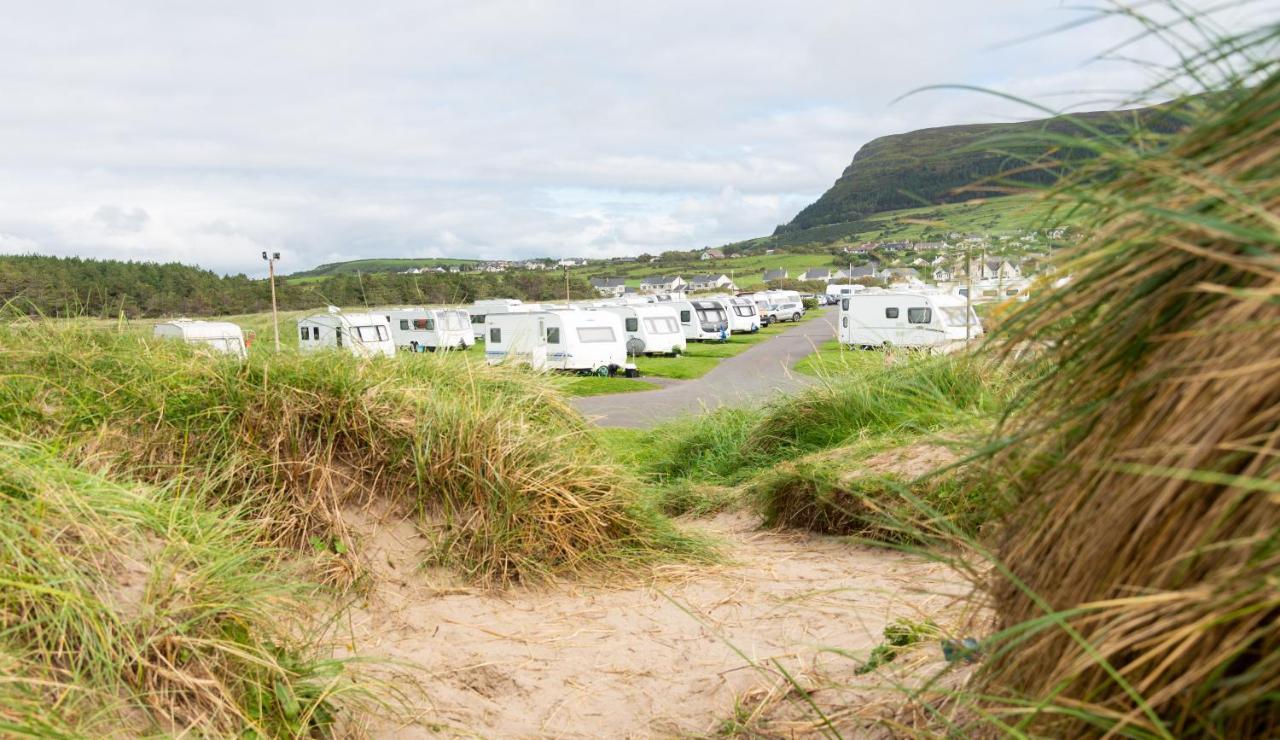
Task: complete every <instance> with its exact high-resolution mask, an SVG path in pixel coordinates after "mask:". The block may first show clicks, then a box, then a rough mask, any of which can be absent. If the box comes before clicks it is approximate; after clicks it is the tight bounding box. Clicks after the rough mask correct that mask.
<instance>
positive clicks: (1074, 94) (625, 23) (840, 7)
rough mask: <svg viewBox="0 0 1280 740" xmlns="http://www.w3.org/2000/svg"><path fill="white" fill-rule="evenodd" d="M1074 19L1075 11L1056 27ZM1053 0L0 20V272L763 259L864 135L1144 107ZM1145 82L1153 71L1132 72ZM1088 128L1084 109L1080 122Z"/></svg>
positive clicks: (120, 9) (1101, 36)
mask: <svg viewBox="0 0 1280 740" xmlns="http://www.w3.org/2000/svg"><path fill="white" fill-rule="evenodd" d="M1068 4H1069V5H1073V6H1074V5H1077V4H1078V3H1076V2H1074V1H1073V2H1071V3H1068ZM1080 17H1081V13H1080V12H1079V11H1077V10H1071V9H1068V8H1066V7H1064V4H1061V3H1058V2H1054V1H1053V0H1020V1H1017V2H1012V1H1006V0H902V1H901V2H887V1H886V0H831V1H818V0H812V1H810V0H788V1H787V2H777V0H770V1H768V2H756V1H755V0H732V1H728V2H698V1H697V0H680V1H678V2H665V1H662V0H645V1H644V2H627V3H622V2H600V1H599V0H595V1H583V2H555V1H548V2H488V1H486V0H460V1H459V2H433V1H428V0H403V1H397V2H378V1H376V0H368V1H366V2H360V3H356V2H350V0H347V1H344V2H323V1H317V0H307V1H306V2H262V1H261V0H257V1H255V2H225V1H220V2H186V1H179V0H165V1H157V2H141V1H138V2H131V1H129V0H126V1H125V2H119V3H107V2H101V1H100V0H92V1H90V2H81V3H73V2H59V1H57V0H41V2H31V3H9V4H7V6H6V9H5V12H4V18H3V22H0V93H2V95H3V98H2V99H3V103H2V104H0V252H7V253H31V252H34V253H41V254H59V255H67V254H78V255H83V256H95V257H115V258H128V259H146V260H162V261H169V260H177V261H182V262H187V263H195V264H200V265H203V266H205V267H209V268H212V269H215V270H218V271H221V272H240V271H245V272H248V273H249V274H258V273H260V272H261V271H262V263H261V259H260V257H259V253H260V252H261V251H262V250H264V249H267V250H278V251H281V252H282V253H283V254H284V262H283V264H282V265H281V269H282V270H284V271H285V272H291V271H295V270H301V269H306V268H309V267H313V266H315V265H317V264H319V263H322V262H332V261H336V260H345V259H355V258H360V257H376V256H396V257H430V256H442V257H444V256H447V257H492V258H514V257H529V256H542V255H546V256H571V255H577V256H611V255H623V254H637V253H640V252H642V251H657V250H665V249H691V248H695V247H701V246H705V245H718V244H723V243H726V242H729V241H734V240H738V239H743V238H749V237H755V236H761V235H764V234H768V233H770V232H771V231H772V230H773V227H774V226H775V225H776V224H779V223H783V222H786V221H787V220H789V219H790V218H791V217H792V216H793V215H795V213H796V211H798V210H799V209H800V208H801V207H803V206H804V205H806V204H807V203H809V202H811V201H812V200H813V199H814V198H816V197H817V196H818V195H819V194H821V193H822V191H823V190H825V189H826V188H827V187H828V186H829V185H830V184H831V182H832V181H833V180H834V179H835V178H836V177H837V176H839V174H840V172H841V170H842V169H843V168H844V167H845V166H846V165H847V164H848V162H849V160H850V159H851V158H852V156H853V154H854V152H855V151H856V150H857V149H858V147H859V146H861V145H862V144H863V143H865V142H867V141H869V140H870V139H873V138H875V137H877V136H882V135H885V134H891V133H898V132H903V131H909V130H912V129H917V128H923V127H927V126H937V125H945V124H953V123H970V122H977V121H992V120H1009V119H1014V118H1032V117H1037V116H1036V115H1035V114H1034V113H1032V112H1030V111H1029V110H1028V109H1026V108H1024V107H1020V106H1018V105H1015V104H1012V103H1008V102H1003V101H1000V100H998V99H996V98H992V97H987V96H982V95H979V94H975V93H965V92H956V91H942V92H929V93H924V94H920V95H916V96H913V97H911V98H908V99H907V100H905V101H901V102H898V103H896V104H894V103H893V102H892V101H893V100H894V98H896V97H898V96H899V95H901V94H903V93H905V92H908V91H910V90H912V89H914V88H917V87H920V86H924V85H931V84H937V83H963V84H970V85H981V86H989V87H995V88H999V89H1002V90H1005V91H1008V92H1012V93H1017V94H1021V95H1028V96H1033V97H1036V98H1037V99H1039V100H1040V101H1042V102H1044V103H1046V104H1049V105H1052V106H1055V107H1058V108H1071V107H1075V108H1077V109H1078V108H1096V107H1105V103H1102V104H1099V101H1108V102H1110V101H1115V100H1118V99H1119V95H1118V93H1117V92H1116V91H1132V90H1135V89H1137V88H1141V87H1142V86H1144V85H1145V84H1146V82H1147V81H1148V80H1149V73H1145V72H1143V71H1142V70H1141V69H1140V68H1139V67H1137V66H1134V65H1131V64H1121V63H1117V62H1105V61H1103V62H1094V63H1089V60H1090V58H1091V57H1092V56H1093V55H1095V54H1097V53H1098V52H1101V51H1103V50H1105V49H1106V48H1107V47H1109V46H1110V45H1112V44H1114V43H1116V42H1118V41H1120V40H1121V39H1123V38H1125V37H1127V36H1129V35H1130V34H1132V33H1133V32H1134V30H1135V29H1134V27H1133V26H1132V25H1129V24H1124V23H1118V22H1108V23H1102V24H1096V25H1091V26H1088V27H1085V28H1081V29H1077V30H1075V31H1071V32H1067V33H1061V34H1052V35H1048V36H1045V37H1042V38H1039V39H1036V40H1034V41H1031V42H1026V43H1016V44H1009V43H1007V42H1012V41H1016V40H1018V39H1020V38H1024V37H1027V36H1028V35H1031V34H1035V33H1036V32H1040V31H1045V30H1048V29H1051V28H1053V27H1055V26H1058V25H1060V24H1064V23H1067V22H1069V21H1071V20H1074V19H1077V18H1080ZM1136 51H1137V52H1138V53H1139V55H1144V56H1146V57H1147V58H1150V59H1153V60H1156V61H1160V60H1162V59H1163V58H1164V52H1162V51H1161V50H1159V49H1157V48H1156V47H1154V46H1153V45H1143V46H1140V47H1139V48H1138V49H1137V50H1136ZM1086 101H1092V102H1091V103H1087V102H1086Z"/></svg>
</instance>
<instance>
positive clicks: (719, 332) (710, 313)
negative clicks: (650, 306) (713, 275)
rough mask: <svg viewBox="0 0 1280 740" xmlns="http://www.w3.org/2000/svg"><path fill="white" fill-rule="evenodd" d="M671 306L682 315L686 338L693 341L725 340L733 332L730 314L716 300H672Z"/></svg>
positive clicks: (668, 304) (681, 323)
mask: <svg viewBox="0 0 1280 740" xmlns="http://www.w3.org/2000/svg"><path fill="white" fill-rule="evenodd" d="M661 305H665V306H670V307H672V308H674V309H675V310H676V312H677V313H678V315H679V317H680V326H681V328H682V329H683V330H684V338H685V339H687V340H689V341H692V342H707V341H714V342H723V341H725V340H726V339H728V338H729V335H730V334H731V333H732V332H731V330H730V329H729V314H728V312H727V311H725V310H724V306H721V305H720V304H719V303H718V302H716V301H671V302H670V303H664V304H661Z"/></svg>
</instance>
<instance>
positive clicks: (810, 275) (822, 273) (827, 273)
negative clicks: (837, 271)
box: [800, 267, 831, 283]
mask: <svg viewBox="0 0 1280 740" xmlns="http://www.w3.org/2000/svg"><path fill="white" fill-rule="evenodd" d="M800 279H801V280H804V281H806V282H818V283H825V282H827V281H828V280H830V279H831V268H829V267H811V268H809V269H808V270H806V271H805V273H804V275H802V276H801V277H800Z"/></svg>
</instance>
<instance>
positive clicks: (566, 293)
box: [561, 265, 569, 305]
mask: <svg viewBox="0 0 1280 740" xmlns="http://www.w3.org/2000/svg"><path fill="white" fill-rule="evenodd" d="M561 267H563V268H564V302H565V305H568V304H569V266H568V265H561Z"/></svg>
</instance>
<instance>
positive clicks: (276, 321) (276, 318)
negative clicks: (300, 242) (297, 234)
mask: <svg viewBox="0 0 1280 740" xmlns="http://www.w3.org/2000/svg"><path fill="white" fill-rule="evenodd" d="M262 259H264V260H266V261H267V276H268V279H269V280H270V282H271V326H272V329H273V330H274V332H275V335H276V354H280V313H279V311H277V309H276V260H278V259H280V253H279V252H272V253H271V255H270V256H268V255H267V253H266V252H263V253H262Z"/></svg>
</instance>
